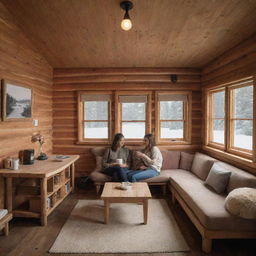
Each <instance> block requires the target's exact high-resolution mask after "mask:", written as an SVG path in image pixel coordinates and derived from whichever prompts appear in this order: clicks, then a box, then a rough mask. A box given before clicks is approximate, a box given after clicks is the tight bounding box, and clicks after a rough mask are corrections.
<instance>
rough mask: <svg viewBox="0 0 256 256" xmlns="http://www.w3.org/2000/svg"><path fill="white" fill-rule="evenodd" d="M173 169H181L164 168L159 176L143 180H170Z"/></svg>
mask: <svg viewBox="0 0 256 256" xmlns="http://www.w3.org/2000/svg"><path fill="white" fill-rule="evenodd" d="M173 170H179V169H172V170H162V171H161V172H160V174H159V175H158V176H155V177H152V178H149V179H146V180H143V181H144V182H161V183H162V182H168V181H169V180H170V177H171V176H172V171H173Z"/></svg>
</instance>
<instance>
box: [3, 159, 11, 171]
mask: <svg viewBox="0 0 256 256" xmlns="http://www.w3.org/2000/svg"><path fill="white" fill-rule="evenodd" d="M4 168H6V169H11V168H12V159H11V158H10V157H7V158H5V159H4Z"/></svg>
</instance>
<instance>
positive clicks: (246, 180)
mask: <svg viewBox="0 0 256 256" xmlns="http://www.w3.org/2000/svg"><path fill="white" fill-rule="evenodd" d="M104 150H105V149H104V148H94V149H93V150H92V153H93V154H94V155H95V157H96V165H97V166H96V169H95V171H94V172H92V174H91V179H92V180H93V181H94V183H95V185H96V188H97V192H98V191H99V189H100V186H102V185H103V184H104V183H105V182H106V181H110V180H111V179H110V177H108V176H106V175H105V174H103V173H101V172H100V170H101V169H102V164H101V162H102V155H103V153H104ZM162 155H163V166H162V170H161V174H160V175H159V176H157V177H154V178H150V179H147V180H144V181H145V182H147V183H148V184H149V185H161V186H162V188H163V190H164V192H165V188H166V187H168V188H169V189H170V191H171V195H172V202H173V203H176V202H177V201H178V202H179V204H180V205H181V207H182V208H183V209H184V211H185V212H186V214H187V215H188V217H189V218H190V220H191V221H192V222H193V224H194V225H195V227H196V228H197V229H198V231H199V232H200V234H201V236H202V250H203V251H204V252H206V253H209V252H210V251H211V249H212V240H213V239H224V238H256V218H254V219H246V218H241V217H238V216H234V215H233V214H231V213H230V212H229V211H228V210H227V209H226V207H225V202H226V198H227V196H228V194H229V193H230V192H231V191H233V190H235V189H237V188H241V187H247V188H252V189H253V192H255V193H256V177H255V176H254V175H253V174H250V173H248V172H245V171H243V170H241V169H239V168H236V167H234V166H232V165H229V164H227V163H224V162H221V161H218V160H217V159H214V158H212V157H210V156H208V155H205V154H202V153H198V152H197V153H196V154H195V155H193V154H188V153H186V152H180V151H162ZM216 170H217V172H216ZM216 173H217V176H216ZM219 173H220V174H221V175H219ZM222 174H224V179H223V175H222ZM219 178H220V179H219Z"/></svg>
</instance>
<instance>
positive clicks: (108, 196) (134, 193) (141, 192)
mask: <svg viewBox="0 0 256 256" xmlns="http://www.w3.org/2000/svg"><path fill="white" fill-rule="evenodd" d="M120 185H121V183H119V182H106V183H105V185H104V189H103V192H102V194H101V198H102V199H103V200H104V208H105V223H106V224H108V220H109V207H110V204H111V203H142V204H143V215H144V224H147V222H148V199H149V198H151V197H152V196H151V193H150V190H149V187H148V184H147V183H146V182H136V183H132V187H131V188H130V189H128V190H121V189H120V188H118V186H120Z"/></svg>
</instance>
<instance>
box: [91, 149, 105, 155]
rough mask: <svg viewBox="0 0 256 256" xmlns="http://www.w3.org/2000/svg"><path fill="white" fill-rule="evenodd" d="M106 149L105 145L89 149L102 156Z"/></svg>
mask: <svg viewBox="0 0 256 256" xmlns="http://www.w3.org/2000/svg"><path fill="white" fill-rule="evenodd" d="M105 150H106V147H95V148H92V149H91V152H92V153H93V154H94V155H95V156H103V155H104V152H105Z"/></svg>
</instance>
